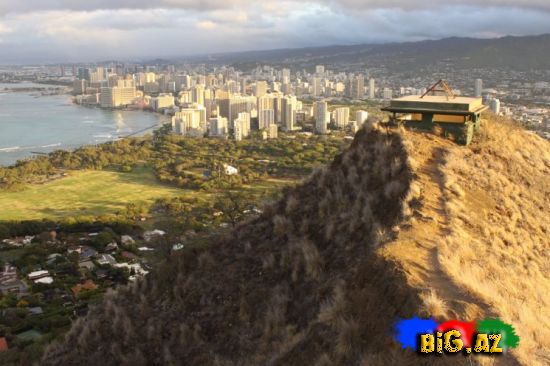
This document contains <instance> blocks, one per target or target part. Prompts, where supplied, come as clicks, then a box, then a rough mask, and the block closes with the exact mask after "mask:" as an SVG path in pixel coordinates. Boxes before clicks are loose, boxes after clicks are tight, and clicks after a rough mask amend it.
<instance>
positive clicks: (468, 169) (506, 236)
mask: <svg viewBox="0 0 550 366" xmlns="http://www.w3.org/2000/svg"><path fill="white" fill-rule="evenodd" d="M481 131H482V135H481V137H480V138H478V141H476V142H475V143H474V144H472V146H471V147H470V148H467V149H464V148H461V149H453V150H452V151H450V153H449V155H448V156H447V157H446V160H447V163H446V164H445V166H444V167H443V172H444V174H445V200H446V207H445V208H446V212H447V213H448V218H449V220H450V221H449V227H450V228H451V230H452V231H451V234H450V235H449V236H448V237H447V238H446V240H445V241H444V242H443V243H442V245H441V247H440V248H439V256H438V259H439V262H440V263H441V265H442V268H443V270H444V271H445V272H447V274H448V275H450V276H451V277H452V278H453V280H454V281H456V282H457V283H459V284H460V285H461V286H463V288H465V289H467V290H468V291H469V292H470V293H472V294H474V295H475V296H476V297H478V298H479V299H481V300H482V301H483V302H485V303H486V304H487V305H489V306H490V308H489V309H487V310H488V312H489V313H494V314H496V315H498V316H500V317H501V318H502V319H503V320H505V321H507V322H510V323H512V324H513V325H514V327H515V328H516V330H517V333H518V335H519V336H520V337H521V344H520V347H518V348H517V349H516V350H514V351H513V353H514V354H515V355H516V356H517V358H518V360H519V361H520V362H521V363H523V364H525V365H544V364H548V363H547V362H548V358H545V357H546V356H545V355H543V354H542V353H541V351H540V349H541V347H542V349H546V350H548V349H550V295H549V294H550V279H549V270H550V266H549V258H548V250H549V244H550V243H549V238H550V220H549V219H548V218H549V217H550V144H548V142H546V141H544V140H542V139H540V138H538V137H537V136H535V135H531V134H529V133H527V132H525V131H523V130H521V129H519V128H517V127H516V126H514V125H513V124H512V123H510V122H507V121H502V120H487V121H484V123H483V125H482V130H481Z"/></svg>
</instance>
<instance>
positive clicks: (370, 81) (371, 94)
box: [369, 78, 376, 99]
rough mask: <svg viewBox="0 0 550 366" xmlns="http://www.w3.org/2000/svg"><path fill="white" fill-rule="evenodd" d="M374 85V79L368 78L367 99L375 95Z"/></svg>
mask: <svg viewBox="0 0 550 366" xmlns="http://www.w3.org/2000/svg"><path fill="white" fill-rule="evenodd" d="M375 92H376V85H375V81H374V79H372V78H371V79H369V99H374V97H375V96H376V94H375Z"/></svg>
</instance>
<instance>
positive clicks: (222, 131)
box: [209, 117, 229, 137]
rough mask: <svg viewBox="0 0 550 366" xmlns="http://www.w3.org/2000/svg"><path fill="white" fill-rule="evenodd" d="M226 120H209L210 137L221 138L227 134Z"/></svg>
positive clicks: (220, 118) (214, 118)
mask: <svg viewBox="0 0 550 366" xmlns="http://www.w3.org/2000/svg"><path fill="white" fill-rule="evenodd" d="M228 131H229V129H228V125H227V118H225V117H213V118H210V132H209V134H210V136H214V137H223V136H226V135H227V133H228Z"/></svg>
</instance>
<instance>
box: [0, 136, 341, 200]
mask: <svg viewBox="0 0 550 366" xmlns="http://www.w3.org/2000/svg"><path fill="white" fill-rule="evenodd" d="M287 137H288V138H285V137H283V138H279V139H274V140H266V141H264V140H261V139H258V138H253V139H248V140H244V141H239V142H236V141H232V140H219V139H194V138H185V137H182V136H175V135H171V134H170V133H169V131H168V129H167V128H163V129H160V130H159V131H156V132H155V134H154V135H153V136H152V137H151V136H148V137H136V138H128V139H123V140H119V141H113V142H108V143H105V144H101V145H97V146H83V147H81V148H78V149H76V150H74V151H72V152H71V151H65V150H56V151H54V152H52V153H50V154H49V156H47V157H45V156H42V157H38V158H35V159H30V160H23V161H19V162H18V163H17V164H15V165H14V166H12V167H8V168H0V189H20V188H22V187H23V186H24V185H25V184H26V183H33V182H36V181H43V180H46V179H51V178H55V177H56V176H60V173H61V172H62V171H63V170H64V169H106V168H109V169H113V168H116V169H118V170H120V171H123V172H128V171H131V170H132V167H133V166H134V165H136V164H137V163H144V164H148V165H151V166H153V168H154V170H155V173H156V176H157V177H158V179H159V180H160V181H162V182H167V183H170V184H174V185H177V186H179V187H184V188H189V189H205V190H210V189H212V188H214V187H213V184H212V181H214V180H218V179H219V178H220V177H221V176H223V166H224V164H229V165H232V166H234V167H236V168H238V169H239V175H238V178H236V179H237V180H238V181H239V183H241V184H248V183H251V182H254V181H256V180H258V179H262V178H265V177H267V176H285V175H292V176H296V175H305V174H308V173H309V172H310V171H311V170H312V169H313V168H314V167H315V166H319V165H323V164H326V163H327V162H329V161H330V160H331V159H332V158H333V157H334V156H335V155H336V154H337V153H338V152H339V151H341V149H342V140H341V139H339V138H333V137H328V136H309V137H306V136H296V135H294V136H287Z"/></svg>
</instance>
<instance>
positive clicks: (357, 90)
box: [351, 75, 365, 99]
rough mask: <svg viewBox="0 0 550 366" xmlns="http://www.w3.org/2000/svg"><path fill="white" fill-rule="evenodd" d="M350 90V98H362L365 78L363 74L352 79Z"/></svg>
mask: <svg viewBox="0 0 550 366" xmlns="http://www.w3.org/2000/svg"><path fill="white" fill-rule="evenodd" d="M351 91H352V93H351V97H352V98H355V99H363V96H364V94H365V78H364V77H363V75H357V76H356V77H355V78H354V79H353V83H352V88H351Z"/></svg>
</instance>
